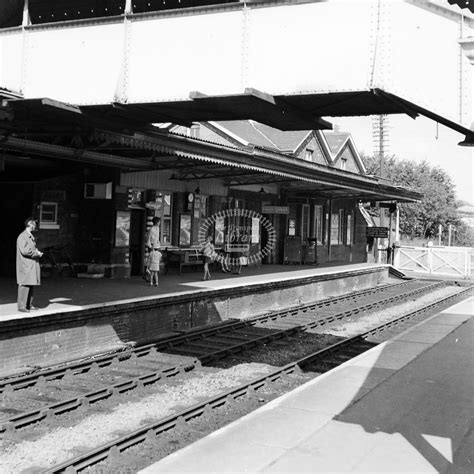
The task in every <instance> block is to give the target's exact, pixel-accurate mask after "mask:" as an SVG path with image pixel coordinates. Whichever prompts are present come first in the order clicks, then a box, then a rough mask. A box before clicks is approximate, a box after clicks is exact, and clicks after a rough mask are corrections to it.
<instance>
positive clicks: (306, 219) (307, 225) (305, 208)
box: [301, 204, 311, 242]
mask: <svg viewBox="0 0 474 474" xmlns="http://www.w3.org/2000/svg"><path fill="white" fill-rule="evenodd" d="M310 230H311V221H310V215H309V204H303V205H302V206H301V237H302V238H303V242H305V241H306V239H307V238H308V237H310Z"/></svg>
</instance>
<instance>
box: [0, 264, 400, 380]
mask: <svg viewBox="0 0 474 474" xmlns="http://www.w3.org/2000/svg"><path fill="white" fill-rule="evenodd" d="M389 269H390V268H389V266H388V265H385V264H373V263H372V264H371V263H361V264H353V265H343V266H328V267H314V266H312V267H304V266H296V265H295V266H293V265H279V266H278V265H268V266H267V265H264V266H260V267H248V268H245V270H243V271H242V273H241V274H239V275H235V274H229V273H219V272H213V274H212V276H213V279H211V280H208V281H202V273H201V272H186V273H183V274H182V275H178V274H173V273H169V274H167V275H164V276H162V277H161V278H160V286H159V287H158V288H156V287H150V286H149V285H147V284H146V282H145V281H144V280H143V279H142V278H132V279H122V280H118V279H117V280H106V279H99V280H95V279H79V278H51V279H44V281H43V282H42V284H41V286H39V287H38V288H36V289H35V298H34V305H35V306H36V307H38V308H39V309H38V310H37V311H31V312H30V313H20V312H18V311H17V307H16V292H17V286H16V282H15V280H14V279H9V280H0V375H14V374H17V373H25V372H29V371H31V370H36V369H38V368H42V367H47V366H50V365H55V364H60V363H63V362H65V361H70V360H74V359H80V358H83V357H89V356H92V355H95V354H98V353H104V352H109V351H116V350H123V349H126V348H127V347H130V346H136V345H142V344H147V343H150V342H153V341H156V340H158V339H159V338H160V337H167V336H169V335H174V334H182V333H183V331H189V330H192V329H193V328H196V327H199V326H206V325H214V324H222V323H224V324H225V323H226V322H227V321H230V320H236V319H243V318H246V317H252V316H257V315H260V314H264V313H267V312H269V311H273V310H279V309H282V308H288V307H290V306H297V305H300V304H304V303H310V302H314V301H317V300H318V299H324V298H327V297H331V296H338V295H341V294H344V293H349V292H351V291H357V290H362V289H367V288H373V287H375V286H377V285H380V284H385V283H387V282H388V281H389V280H390V279H391V278H392V276H391V275H390V272H389Z"/></svg>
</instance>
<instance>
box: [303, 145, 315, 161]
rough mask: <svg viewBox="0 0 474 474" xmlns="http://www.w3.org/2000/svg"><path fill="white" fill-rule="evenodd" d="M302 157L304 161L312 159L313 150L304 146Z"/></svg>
mask: <svg viewBox="0 0 474 474" xmlns="http://www.w3.org/2000/svg"><path fill="white" fill-rule="evenodd" d="M304 159H305V160H306V161H313V150H310V149H309V148H306V151H305V152H304Z"/></svg>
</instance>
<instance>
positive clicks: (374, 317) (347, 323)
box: [319, 286, 459, 337]
mask: <svg viewBox="0 0 474 474" xmlns="http://www.w3.org/2000/svg"><path fill="white" fill-rule="evenodd" d="M458 292H459V288H458V287H456V286H447V287H444V288H439V289H437V290H434V291H432V292H430V293H429V294H427V295H421V296H418V295H417V296H416V297H414V298H413V300H412V301H408V302H406V303H402V304H399V305H396V306H393V307H390V306H388V307H386V308H383V309H382V310H378V311H375V312H373V313H369V314H367V315H363V316H356V317H355V318H354V320H352V321H351V320H350V319H345V320H344V321H341V322H340V323H338V324H336V325H332V326H331V327H328V328H327V329H323V330H320V331H319V332H320V333H323V334H332V335H334V336H343V337H350V336H352V335H356V334H359V333H360V332H363V331H368V330H369V329H371V328H373V327H375V326H377V325H379V324H383V323H385V322H387V321H390V320H391V319H395V318H396V317H398V316H402V315H403V314H406V313H409V312H410V311H416V310H417V309H420V308H423V307H424V306H426V305H427V304H429V303H432V302H433V301H436V300H439V299H441V298H446V297H448V296H450V295H452V294H454V293H458Z"/></svg>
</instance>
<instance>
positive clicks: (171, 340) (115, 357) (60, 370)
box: [0, 279, 420, 393]
mask: <svg viewBox="0 0 474 474" xmlns="http://www.w3.org/2000/svg"><path fill="white" fill-rule="evenodd" d="M419 281H420V280H416V279H415V280H409V281H404V282H401V283H394V284H389V285H383V286H380V287H376V288H368V289H366V290H362V291H354V292H351V293H348V294H346V295H340V296H336V297H330V298H325V299H323V300H321V301H318V302H314V303H308V304H304V305H299V306H293V307H290V308H287V309H284V310H278V311H273V312H270V313H268V314H264V315H259V316H256V317H253V318H248V319H246V320H243V321H231V322H225V323H224V324H220V325H218V326H213V327H211V328H209V327H207V328H204V329H202V328H201V329H194V330H190V331H187V332H186V334H179V335H174V336H171V337H167V338H166V339H162V340H158V341H156V342H154V343H150V344H146V345H143V346H139V347H135V348H130V347H126V348H124V350H121V351H119V352H114V353H111V354H105V355H101V356H96V357H92V358H89V359H87V360H81V361H78V362H73V363H69V364H65V365H61V366H57V367H50V368H47V369H44V370H35V372H33V373H29V374H27V375H22V376H18V377H8V378H5V379H3V380H0V393H2V392H3V391H4V390H19V389H22V388H26V387H29V386H32V385H35V384H36V383H37V381H38V379H39V378H40V377H43V378H44V380H54V379H59V378H62V377H64V376H65V375H67V374H71V373H72V374H82V373H86V372H88V371H89V370H90V369H91V368H92V366H93V365H94V364H96V366H99V367H106V366H108V365H110V364H112V363H113V362H119V361H120V360H127V359H129V358H130V357H132V356H133V355H136V356H137V357H142V356H144V355H148V354H149V352H150V351H151V350H153V349H155V350H157V349H159V348H163V347H169V345H170V344H176V343H179V342H180V341H186V342H190V341H191V340H194V339H201V338H202V337H206V336H207V335H212V334H216V333H218V332H229V331H233V330H235V329H236V328H245V327H249V326H253V325H255V323H258V322H264V321H266V320H268V319H269V318H270V319H275V318H279V317H284V316H285V315H291V314H296V313H297V312H305V311H308V310H314V309H316V308H321V307H324V306H329V305H332V304H336V303H338V302H340V301H344V300H350V299H353V298H359V297H363V296H366V295H367V294H376V293H383V292H385V291H388V290H391V289H396V288H401V287H404V286H406V285H409V284H410V283H413V282H419Z"/></svg>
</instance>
